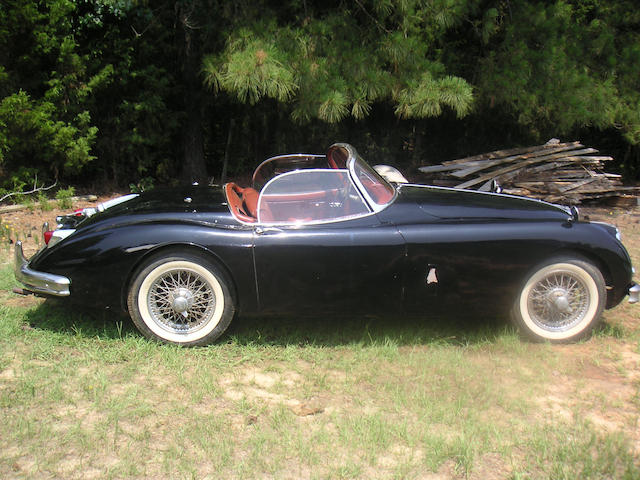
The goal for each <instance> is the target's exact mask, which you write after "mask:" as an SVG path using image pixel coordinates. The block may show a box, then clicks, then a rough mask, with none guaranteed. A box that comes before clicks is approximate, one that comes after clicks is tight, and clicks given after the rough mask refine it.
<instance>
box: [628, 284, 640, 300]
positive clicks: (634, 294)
mask: <svg viewBox="0 0 640 480" xmlns="http://www.w3.org/2000/svg"><path fill="white" fill-rule="evenodd" d="M638 301H640V285H638V284H633V285H632V286H631V287H629V303H638Z"/></svg>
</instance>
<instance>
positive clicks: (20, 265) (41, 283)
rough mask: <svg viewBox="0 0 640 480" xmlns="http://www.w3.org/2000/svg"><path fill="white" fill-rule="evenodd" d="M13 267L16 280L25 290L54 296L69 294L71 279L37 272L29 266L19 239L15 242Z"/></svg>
mask: <svg viewBox="0 0 640 480" xmlns="http://www.w3.org/2000/svg"><path fill="white" fill-rule="evenodd" d="M13 267H14V273H15V275H16V280H18V281H19V282H20V283H22V284H23V285H24V287H25V290H28V291H30V292H33V293H42V294H45V295H54V296H56V297H67V296H69V295H70V294H71V292H70V291H69V285H70V284H71V280H69V279H68V278H67V277H63V276H62V275H55V274H53V273H46V272H38V271H36V270H32V269H31V268H29V261H28V260H27V259H26V257H25V256H24V253H23V252H22V242H20V241H18V242H16V248H15V251H14V265H13Z"/></svg>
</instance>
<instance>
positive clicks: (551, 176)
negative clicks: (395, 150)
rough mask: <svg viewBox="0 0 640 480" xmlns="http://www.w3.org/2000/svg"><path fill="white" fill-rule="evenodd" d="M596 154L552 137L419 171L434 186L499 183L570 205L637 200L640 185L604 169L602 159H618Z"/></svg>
mask: <svg viewBox="0 0 640 480" xmlns="http://www.w3.org/2000/svg"><path fill="white" fill-rule="evenodd" d="M597 153H598V151H597V150H596V149H594V148H587V147H585V146H584V145H582V144H581V143H580V142H568V143H561V142H560V141H558V140H556V139H552V140H549V142H547V143H546V144H544V145H538V146H535V147H524V148H513V149H509V150H497V151H495V152H490V153H484V154H481V155H475V156H472V157H466V158H460V159H457V160H449V161H447V162H443V163H442V164H440V165H433V166H428V167H421V168H420V171H421V172H422V173H423V174H424V175H426V177H427V182H428V183H431V184H433V185H443V186H449V187H456V188H469V189H477V190H483V191H489V190H491V188H492V184H493V182H494V181H495V182H497V183H498V184H499V185H500V187H501V188H502V191H503V192H504V193H511V194H515V195H525V196H528V197H534V198H540V199H543V200H547V201H549V202H560V203H565V204H571V205H575V204H579V203H582V202H585V201H591V200H597V199H606V198H611V197H618V198H620V199H633V196H634V195H636V194H637V193H638V192H640V187H625V186H623V185H622V181H621V178H620V175H616V174H612V173H604V171H603V163H604V162H608V161H610V160H613V159H612V158H611V157H608V156H603V155H596V154H597Z"/></svg>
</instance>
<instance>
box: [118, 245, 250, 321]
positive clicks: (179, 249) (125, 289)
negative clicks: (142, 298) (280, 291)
mask: <svg viewBox="0 0 640 480" xmlns="http://www.w3.org/2000/svg"><path fill="white" fill-rule="evenodd" d="M185 252H186V253H191V254H193V255H196V256H201V257H204V258H205V259H206V260H207V261H209V262H211V263H213V264H214V265H215V266H216V267H217V268H219V269H220V270H221V271H222V273H223V274H224V275H225V276H226V277H227V279H228V280H229V287H230V288H229V290H230V293H231V296H232V298H233V300H234V302H235V303H236V305H239V303H238V293H237V292H238V287H237V285H236V280H235V278H234V276H233V274H232V273H231V270H230V269H229V267H228V266H227V265H226V264H225V263H224V262H223V261H222V259H221V258H220V256H219V255H217V254H216V253H215V252H213V251H211V250H209V249H208V248H206V247H203V246H202V245H196V244H194V243H170V244H165V245H159V246H157V247H155V248H153V249H151V250H149V251H148V252H147V253H146V254H145V255H143V256H142V257H141V258H139V259H138V260H137V261H136V262H135V263H134V264H133V266H132V267H131V268H130V269H129V271H128V272H127V275H126V279H125V281H124V283H123V285H122V291H121V292H120V304H121V306H122V309H123V310H124V311H125V312H126V311H127V297H128V295H129V289H130V288H131V284H132V283H133V281H134V279H135V278H136V274H137V273H138V272H139V271H140V269H141V268H142V267H143V265H146V264H147V263H149V262H151V261H153V259H154V258H156V257H162V256H166V255H168V254H171V253H175V254H184V253H185Z"/></svg>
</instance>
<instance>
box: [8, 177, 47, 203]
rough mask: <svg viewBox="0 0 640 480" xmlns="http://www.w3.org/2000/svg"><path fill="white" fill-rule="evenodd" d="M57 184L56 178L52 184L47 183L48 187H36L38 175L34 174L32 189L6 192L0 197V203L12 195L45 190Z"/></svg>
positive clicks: (29, 193)
mask: <svg viewBox="0 0 640 480" xmlns="http://www.w3.org/2000/svg"><path fill="white" fill-rule="evenodd" d="M57 184H58V180H57V179H56V181H55V182H53V184H52V185H49V186H48V187H38V176H37V175H36V177H35V179H34V180H33V189H32V190H29V191H28V192H11V193H7V194H6V195H5V196H3V197H0V203H2V202H3V201H4V200H6V199H7V198H9V197H13V196H14V195H31V194H32V193H36V192H44V191H46V190H51V189H52V188H53V187H55V186H56V185H57Z"/></svg>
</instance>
